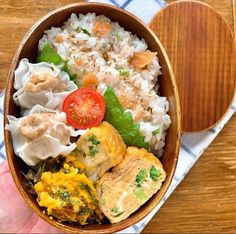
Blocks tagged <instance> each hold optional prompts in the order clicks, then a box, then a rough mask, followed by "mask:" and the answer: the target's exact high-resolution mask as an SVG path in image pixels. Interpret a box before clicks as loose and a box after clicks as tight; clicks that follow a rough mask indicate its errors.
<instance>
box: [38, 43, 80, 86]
mask: <svg viewBox="0 0 236 234" xmlns="http://www.w3.org/2000/svg"><path fill="white" fill-rule="evenodd" d="M37 62H38V63H40V62H48V63H53V64H55V65H61V67H62V68H61V70H62V71H64V72H66V73H68V74H69V76H70V80H72V81H73V82H74V83H75V84H76V85H77V86H78V87H80V84H79V82H78V81H77V75H76V74H71V73H70V71H69V69H68V66H67V61H65V60H64V59H63V58H62V57H61V56H60V55H59V54H57V52H55V51H54V50H53V49H52V48H51V46H50V45H49V44H48V42H46V43H44V45H43V49H42V50H41V51H40V52H39V55H38V57H37Z"/></svg>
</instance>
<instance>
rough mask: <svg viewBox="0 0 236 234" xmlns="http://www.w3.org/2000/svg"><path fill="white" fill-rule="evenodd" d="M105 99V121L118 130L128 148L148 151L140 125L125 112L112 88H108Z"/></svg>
mask: <svg viewBox="0 0 236 234" xmlns="http://www.w3.org/2000/svg"><path fill="white" fill-rule="evenodd" d="M104 98H105V100H106V114H105V121H107V122H108V123H110V124H111V125H113V126H114V127H115V128H116V130H117V131H118V132H119V133H120V135H121V137H122V138H123V140H124V142H125V143H126V145H127V146H137V147H140V148H141V147H142V148H146V149H147V148H148V147H149V143H148V142H145V141H144V136H143V135H142V134H141V133H140V126H139V124H135V123H134V121H133V118H132V115H131V113H130V112H129V111H127V112H125V111H124V109H123V107H122V105H121V104H120V102H119V100H118V98H117V96H116V95H115V93H114V90H113V89H112V87H107V89H106V92H105V94H104Z"/></svg>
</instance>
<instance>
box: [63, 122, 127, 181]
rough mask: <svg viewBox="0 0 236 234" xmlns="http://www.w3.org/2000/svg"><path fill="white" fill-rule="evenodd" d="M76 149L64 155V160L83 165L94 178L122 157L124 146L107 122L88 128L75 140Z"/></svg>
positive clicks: (102, 173) (118, 161)
mask: <svg viewBox="0 0 236 234" xmlns="http://www.w3.org/2000/svg"><path fill="white" fill-rule="evenodd" d="M76 144H77V150H76V151H75V152H73V153H72V154H71V155H68V156H67V157H66V162H70V161H71V162H72V163H73V165H74V166H76V163H77V162H80V163H82V164H84V165H85V169H86V171H87V175H88V176H89V177H90V178H91V179H93V180H96V179H97V178H98V177H101V176H102V175H104V173H105V172H106V171H108V170H109V169H110V168H111V167H114V166H116V165H117V164H119V163H120V162H121V161H122V159H123V158H124V154H125V150H126V146H125V143H124V141H123V139H122V138H121V136H120V134H119V133H118V132H117V131H116V129H115V128H114V127H113V126H112V125H110V124H109V123H107V122H102V123H101V124H100V125H99V126H97V127H93V128H90V129H89V130H88V131H87V132H86V133H85V134H84V135H82V136H81V137H80V138H79V140H78V141H77V142H76Z"/></svg>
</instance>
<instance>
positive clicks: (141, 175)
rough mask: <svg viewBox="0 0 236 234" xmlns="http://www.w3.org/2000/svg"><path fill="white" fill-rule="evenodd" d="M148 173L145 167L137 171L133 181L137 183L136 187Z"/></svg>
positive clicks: (139, 185)
mask: <svg viewBox="0 0 236 234" xmlns="http://www.w3.org/2000/svg"><path fill="white" fill-rule="evenodd" d="M147 176H148V174H147V171H146V170H145V169H142V170H140V171H139V173H138V174H137V175H136V179H135V182H136V183H137V187H141V185H142V183H143V182H144V181H145V179H146V178H147Z"/></svg>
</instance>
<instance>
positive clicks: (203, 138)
mask: <svg viewBox="0 0 236 234" xmlns="http://www.w3.org/2000/svg"><path fill="white" fill-rule="evenodd" d="M91 2H92V1H91ZM93 2H94V1H93ZM96 2H103V3H109V4H112V5H115V6H118V7H121V8H123V9H125V10H127V11H130V12H131V13H133V14H135V15H137V16H138V17H139V18H141V19H142V20H143V21H144V22H145V23H149V22H150V20H151V18H152V17H153V16H154V15H155V14H156V12H157V11H159V10H160V9H161V8H162V7H164V6H165V5H166V3H165V1H164V0H146V1H145V4H144V0H97V1H96ZM3 99H4V93H1V94H0V125H1V126H2V128H1V131H0V139H1V141H0V163H1V162H3V161H4V160H5V159H6V153H5V146H4V140H3ZM235 110H236V97H235V99H234V102H233V104H232V105H231V107H230V109H229V111H228V113H227V115H226V116H225V117H224V119H223V120H222V121H221V122H220V123H219V124H218V125H217V126H215V127H214V128H212V129H210V130H208V131H205V132H202V133H197V134H183V135H182V139H181V141H182V143H181V149H180V155H179V161H178V165H177V169H176V172H175V175H174V178H173V181H172V183H171V185H170V187H169V189H168V191H167V193H166V195H165V196H164V198H163V199H162V201H161V202H160V203H159V205H158V206H156V207H155V209H154V210H153V211H152V212H151V213H149V214H148V216H146V217H145V218H144V219H143V220H141V221H140V222H139V223H137V224H135V225H133V226H132V227H130V228H127V229H125V230H123V231H121V232H119V233H140V232H141V231H142V230H143V228H144V227H145V226H146V225H147V223H148V222H149V221H150V220H151V219H152V217H153V216H154V215H155V213H156V212H157V211H158V210H159V209H160V207H161V206H162V205H163V204H164V202H165V201H166V200H167V198H168V197H169V196H170V194H171V193H172V192H173V191H174V189H175V188H176V187H177V186H178V184H179V183H180V182H181V181H182V180H183V179H184V177H185V176H186V175H187V173H188V172H189V170H190V169H191V168H192V166H193V165H194V163H195V162H196V161H197V160H198V159H199V158H200V156H201V155H202V153H203V152H204V151H205V150H206V148H207V147H208V146H209V145H210V143H211V142H212V141H213V140H214V139H215V137H216V136H217V135H218V134H219V132H220V131H221V129H222V128H223V127H224V125H225V124H226V123H227V122H228V121H229V119H230V118H231V117H232V115H233V114H234V113H235Z"/></svg>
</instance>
